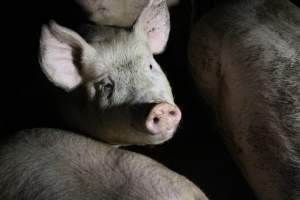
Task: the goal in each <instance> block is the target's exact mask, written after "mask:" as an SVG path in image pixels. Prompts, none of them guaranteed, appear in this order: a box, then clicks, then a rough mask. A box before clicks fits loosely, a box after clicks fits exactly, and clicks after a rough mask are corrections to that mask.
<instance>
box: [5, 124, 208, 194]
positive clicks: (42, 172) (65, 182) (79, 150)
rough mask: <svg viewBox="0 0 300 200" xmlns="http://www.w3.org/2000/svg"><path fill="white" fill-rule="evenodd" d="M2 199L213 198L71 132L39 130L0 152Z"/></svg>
mask: <svg viewBox="0 0 300 200" xmlns="http://www.w3.org/2000/svg"><path fill="white" fill-rule="evenodd" d="M0 176H1V179H0V199H3V200H4V199H5V200H19V199H22V200H33V199H35V200H45V199H47V200H52V199H53V200H68V199H70V200H83V199H85V200H95V199H101V200H112V199H122V200H157V199H159V200H182V199H184V200H207V198H206V197H205V195H204V194H203V193H202V192H201V191H200V190H199V189H198V188H197V187H196V186H195V185H194V184H193V183H192V182H190V181H189V180H187V179H186V178H185V177H183V176H181V175H178V174H176V173H175V172H173V171H171V170H169V169H167V168H166V167H164V166H163V165H161V164H159V163H157V162H155V161H153V160H151V159H149V158H147V157H145V156H142V155H139V154H136V153H133V152H129V151H125V150H120V149H118V148H114V147H112V146H110V145H107V144H104V143H101V142H98V141H94V140H93V139H90V138H86V137H85V136H80V135H78V134H74V133H71V132H65V131H61V130H53V129H33V130H26V131H22V132H20V133H18V134H17V135H16V136H15V137H13V138H11V139H10V141H9V142H7V143H5V145H2V146H1V148H0Z"/></svg>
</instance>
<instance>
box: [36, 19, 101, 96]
mask: <svg viewBox="0 0 300 200" xmlns="http://www.w3.org/2000/svg"><path fill="white" fill-rule="evenodd" d="M94 55H95V50H94V49H93V47H91V46H90V45H89V44H88V43H87V42H86V41H85V40H84V39H83V38H81V37H80V36H79V35H78V34H77V33H75V32H74V31H72V30H70V29H67V28H64V27H62V26H60V25H58V24H56V23H55V22H50V25H49V26H44V27H43V28H42V34H41V40H40V64H41V68H42V70H43V72H44V73H45V74H46V76H47V77H48V79H49V80H50V81H51V82H52V83H53V84H55V85H56V86H57V87H60V88H62V89H64V90H66V91H70V90H72V89H74V88H76V87H77V86H78V85H79V84H80V83H81V82H82V76H81V75H80V69H81V67H82V66H84V65H85V64H86V62H87V61H88V60H89V59H92V57H93V56H94Z"/></svg>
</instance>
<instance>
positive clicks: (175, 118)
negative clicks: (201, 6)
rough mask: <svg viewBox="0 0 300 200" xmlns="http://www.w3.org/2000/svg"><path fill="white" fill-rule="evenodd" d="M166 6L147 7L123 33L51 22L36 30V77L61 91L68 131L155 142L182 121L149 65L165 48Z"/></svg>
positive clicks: (113, 140) (114, 140) (163, 81)
mask: <svg viewBox="0 0 300 200" xmlns="http://www.w3.org/2000/svg"><path fill="white" fill-rule="evenodd" d="M169 23H170V19H169V13H168V9H167V5H166V2H165V1H160V2H158V3H157V1H153V0H151V1H149V3H148V4H147V6H146V7H145V8H144V10H143V11H142V13H141V14H140V16H139V17H138V19H137V21H136V23H135V24H134V25H133V26H132V27H129V28H122V27H115V26H100V25H86V26H84V28H82V29H81V30H84V31H82V34H81V35H80V34H79V33H77V32H75V31H73V30H71V29H69V28H66V27H63V26H61V25H59V24H57V23H56V22H54V21H51V22H50V24H49V25H45V26H44V27H43V28H42V33H41V39H40V63H41V68H42V71H43V72H44V73H45V75H46V76H47V78H48V79H49V80H50V82H52V83H53V84H54V85H55V86H56V87H57V88H59V89H60V90H59V92H58V93H59V95H58V100H59V105H60V110H61V113H62V116H63V119H64V121H65V122H66V124H67V126H68V127H69V128H70V129H72V130H74V131H76V132H80V133H84V134H88V135H90V136H91V137H93V138H96V139H99V140H101V141H104V142H106V143H110V144H114V145H134V144H135V145H147V144H152V145H154V144H161V143H163V142H165V141H167V140H168V139H170V138H171V137H172V136H173V135H174V133H175V131H176V129H177V127H178V124H179V122H180V120H181V111H180V109H179V108H178V107H177V106H176V105H175V103H174V98H173V95H172V91H171V87H170V84H169V82H168V80H167V78H166V76H165V74H164V72H163V71H162V69H161V68H160V66H159V64H158V63H157V62H156V61H155V59H154V57H153V56H154V55H155V54H159V53H161V52H162V51H163V50H164V48H165V46H166V43H167V40H168V36H169V31H170V24H169Z"/></svg>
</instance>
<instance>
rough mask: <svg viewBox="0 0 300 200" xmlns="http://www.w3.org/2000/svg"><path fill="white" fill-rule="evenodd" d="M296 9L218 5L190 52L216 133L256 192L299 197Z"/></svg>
mask: <svg viewBox="0 0 300 200" xmlns="http://www.w3.org/2000/svg"><path fill="white" fill-rule="evenodd" d="M299 47H300V10H299V8H297V7H296V6H294V5H293V4H292V3H290V2H288V1H285V0H276V1H269V0H264V1H236V2H235V3H228V4H225V5H221V6H218V7H217V8H215V9H214V10H212V11H211V12H210V13H208V14H207V15H206V16H204V17H203V18H202V19H201V20H200V21H199V22H198V23H197V25H196V26H195V27H194V30H193V34H192V39H191V43H190V50H189V56H190V61H191V63H192V67H191V70H192V72H193V74H194V79H195V81H196V83H197V85H198V86H199V88H200V89H201V90H203V91H205V92H206V93H207V94H208V96H210V97H211V101H212V102H213V106H214V107H215V109H216V111H217V113H218V114H217V115H218V117H219V118H218V120H219V122H220V126H221V127H222V128H223V137H224V139H225V141H226V142H227V144H228V147H229V148H230V149H231V150H232V153H233V155H234V156H235V157H236V159H237V161H238V163H239V165H240V166H241V168H242V171H243V172H244V174H245V176H246V177H247V179H248V181H249V182H250V184H251V185H252V187H253V189H254V190H255V192H256V194H257V196H258V197H259V198H260V199H268V200H298V199H300V135H299V133H300V51H299Z"/></svg>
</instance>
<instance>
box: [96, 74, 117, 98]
mask: <svg viewBox="0 0 300 200" xmlns="http://www.w3.org/2000/svg"><path fill="white" fill-rule="evenodd" d="M95 88H97V93H98V96H100V97H102V98H103V97H104V98H107V99H109V98H110V97H111V96H112V94H113V91H114V82H113V80H112V79H111V78H110V77H106V78H104V79H102V80H101V81H99V82H97V83H96V84H95Z"/></svg>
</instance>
